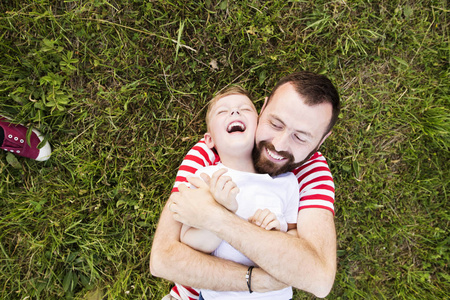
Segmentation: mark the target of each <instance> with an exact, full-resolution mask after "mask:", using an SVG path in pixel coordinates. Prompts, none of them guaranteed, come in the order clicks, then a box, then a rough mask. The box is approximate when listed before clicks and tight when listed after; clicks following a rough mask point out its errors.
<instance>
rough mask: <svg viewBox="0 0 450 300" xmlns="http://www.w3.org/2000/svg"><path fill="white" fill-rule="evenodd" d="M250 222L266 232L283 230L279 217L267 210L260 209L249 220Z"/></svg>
mask: <svg viewBox="0 0 450 300" xmlns="http://www.w3.org/2000/svg"><path fill="white" fill-rule="evenodd" d="M248 221H249V222H250V223H253V224H255V225H256V226H259V227H261V228H264V229H266V230H272V229H275V230H280V229H281V224H280V221H279V220H278V219H277V216H276V215H275V214H274V213H273V212H271V211H270V210H268V209H267V208H265V209H263V210H261V209H258V210H257V211H256V212H255V214H254V215H253V216H252V217H250V218H249V219H248Z"/></svg>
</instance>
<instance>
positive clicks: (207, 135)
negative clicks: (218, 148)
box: [204, 132, 214, 149]
mask: <svg viewBox="0 0 450 300" xmlns="http://www.w3.org/2000/svg"><path fill="white" fill-rule="evenodd" d="M204 137H205V144H206V146H208V148H210V149H212V148H214V141H213V139H212V137H211V134H210V133H209V132H207V133H205V135H204Z"/></svg>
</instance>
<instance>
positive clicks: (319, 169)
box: [293, 152, 334, 214]
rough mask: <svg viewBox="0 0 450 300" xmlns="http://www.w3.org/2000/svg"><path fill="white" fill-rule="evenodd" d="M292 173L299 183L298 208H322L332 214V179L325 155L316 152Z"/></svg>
mask: <svg viewBox="0 0 450 300" xmlns="http://www.w3.org/2000/svg"><path fill="white" fill-rule="evenodd" d="M293 173H294V174H295V176H296V177H297V182H298V185H299V194H300V204H299V210H301V209H305V208H322V209H327V210H329V211H331V212H332V213H333V214H334V181H333V176H332V175H331V172H330V168H329V167H328V164H327V161H326V159H325V157H324V156H323V155H322V154H321V153H320V152H316V153H315V154H314V155H313V156H312V157H311V158H310V159H309V160H308V161H307V162H306V163H304V164H303V165H302V166H300V167H298V168H297V169H295V170H294V171H293Z"/></svg>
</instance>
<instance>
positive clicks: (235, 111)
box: [231, 108, 241, 115]
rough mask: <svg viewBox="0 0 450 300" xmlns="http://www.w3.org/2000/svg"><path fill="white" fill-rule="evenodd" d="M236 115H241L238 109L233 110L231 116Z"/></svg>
mask: <svg viewBox="0 0 450 300" xmlns="http://www.w3.org/2000/svg"><path fill="white" fill-rule="evenodd" d="M235 113H236V114H238V115H240V114H241V113H240V112H239V109H237V108H235V109H232V110H231V115H234V114H235Z"/></svg>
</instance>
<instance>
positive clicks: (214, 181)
mask: <svg viewBox="0 0 450 300" xmlns="http://www.w3.org/2000/svg"><path fill="white" fill-rule="evenodd" d="M226 172H227V169H224V168H222V169H220V170H217V171H216V172H214V174H213V175H212V177H211V178H210V177H209V176H208V175H206V174H204V173H202V174H200V177H201V178H202V179H203V180H204V181H205V182H206V183H207V184H209V190H210V192H211V194H212V195H213V197H214V199H216V201H217V203H220V204H221V205H223V206H224V207H225V208H226V209H228V210H229V211H232V212H236V211H237V209H238V204H237V201H236V196H237V194H238V193H239V188H238V187H237V186H236V184H235V183H234V182H233V180H231V177H230V176H225V175H224V174H225V173H226Z"/></svg>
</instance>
